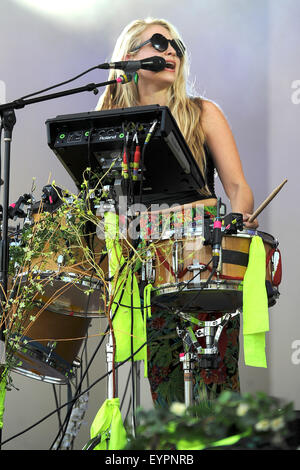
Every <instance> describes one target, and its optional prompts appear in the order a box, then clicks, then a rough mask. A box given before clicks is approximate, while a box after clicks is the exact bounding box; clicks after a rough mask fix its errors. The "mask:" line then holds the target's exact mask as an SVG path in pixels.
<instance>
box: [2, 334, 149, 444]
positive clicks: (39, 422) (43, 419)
mask: <svg viewBox="0 0 300 470" xmlns="http://www.w3.org/2000/svg"><path fill="white" fill-rule="evenodd" d="M146 345H147V341H145V343H144V344H142V346H140V347H139V348H138V349H137V350H136V351H135V352H134V354H133V356H135V355H136V354H137V353H138V352H140V351H141V349H143V348H144V347H145V346H146ZM133 356H129V357H128V358H127V359H125V360H124V361H122V362H120V363H119V364H117V365H116V366H115V368H116V369H118V368H119V367H121V366H123V365H124V364H126V363H127V362H128V361H130V360H131V359H132V358H133ZM111 373H112V372H111V371H110V372H106V373H105V374H104V375H102V376H101V377H99V378H98V379H97V380H95V382H93V383H92V384H91V385H90V386H89V387H88V388H87V389H85V390H84V391H83V392H81V393H80V394H79V395H78V396H77V397H76V400H77V399H78V398H79V397H80V396H82V395H84V394H85V393H87V392H88V391H90V390H91V389H92V388H93V387H94V386H95V385H97V384H98V383H99V382H101V380H103V379H105V378H106V377H107V376H108V375H109V374H111ZM71 402H74V398H73V399H72V400H71ZM69 404H70V403H69V402H67V403H64V404H63V405H61V406H60V407H59V410H61V409H63V408H64V407H66V406H68V405H69ZM57 411H58V410H57V409H55V410H54V411H52V412H51V413H49V414H48V415H46V416H44V418H41V419H40V420H39V421H38V422H36V423H35V424H33V425H31V426H29V427H28V428H26V429H24V430H23V431H21V432H19V433H18V434H15V435H14V436H12V437H10V438H8V439H6V440H5V441H3V442H2V444H6V443H7V442H9V441H11V440H13V439H15V438H16V437H19V436H21V435H22V434H24V433H25V432H27V431H30V430H31V429H32V428H34V427H35V426H37V425H39V424H41V423H42V422H43V421H45V420H46V419H48V418H50V417H51V416H52V415H53V414H55V413H57Z"/></svg>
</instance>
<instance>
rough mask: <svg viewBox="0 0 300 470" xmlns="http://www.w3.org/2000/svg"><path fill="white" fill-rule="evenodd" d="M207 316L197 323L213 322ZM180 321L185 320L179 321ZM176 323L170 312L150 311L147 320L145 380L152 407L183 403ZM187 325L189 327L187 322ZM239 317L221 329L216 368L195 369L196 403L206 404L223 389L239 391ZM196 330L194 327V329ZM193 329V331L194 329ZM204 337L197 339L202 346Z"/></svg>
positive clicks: (203, 316) (202, 315)
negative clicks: (148, 383) (146, 367)
mask: <svg viewBox="0 0 300 470" xmlns="http://www.w3.org/2000/svg"><path fill="white" fill-rule="evenodd" d="M222 315H224V314H221V313H218V314H216V315H215V316H214V318H213V317H212V315H210V314H207V313H201V314H198V315H197V318H198V319H199V320H204V321H205V320H206V321H208V320H213V319H217V318H219V317H220V316H222ZM180 321H181V322H182V321H184V322H185V320H180ZM177 325H178V320H177V319H176V318H174V316H173V315H172V314H171V313H170V311H165V312H162V311H157V310H156V309H154V308H153V309H152V316H151V318H150V319H149V320H148V328H147V336H148V345H149V346H148V377H149V382H150V388H151V394H152V399H153V402H154V404H155V406H162V407H165V406H170V404H171V403H172V402H175V401H177V402H184V381H183V368H182V363H181V362H180V360H179V354H180V353H182V352H183V343H182V339H181V338H179V336H178V334H177V330H176V326H177ZM189 326H191V324H190V323H189ZM239 327H240V318H239V316H238V315H237V316H235V317H233V318H232V319H230V320H229V321H228V323H227V324H226V325H225V326H224V327H223V330H222V333H221V336H220V339H219V343H218V349H219V364H218V368H217V369H201V368H200V367H197V365H196V366H195V369H194V371H193V376H194V398H195V400H196V402H198V403H201V402H203V403H208V402H210V401H211V400H213V399H214V398H216V397H217V396H218V394H219V393H220V392H221V391H222V390H226V389H227V390H231V391H235V392H239V391H240V384H239V373H238V357H239ZM196 328H197V327H196ZM194 329H195V328H194ZM202 340H203V338H199V339H198V341H199V343H200V344H201V345H202V346H205V345H204V344H202V343H201V341H202Z"/></svg>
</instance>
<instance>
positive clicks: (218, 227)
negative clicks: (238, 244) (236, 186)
mask: <svg viewBox="0 0 300 470" xmlns="http://www.w3.org/2000/svg"><path fill="white" fill-rule="evenodd" d="M220 205H221V198H219V199H218V203H217V216H216V217H215V220H214V226H213V234H212V256H213V261H212V266H213V268H214V269H216V270H217V269H218V267H219V263H220V256H221V250H222V248H221V243H222V222H221V217H220Z"/></svg>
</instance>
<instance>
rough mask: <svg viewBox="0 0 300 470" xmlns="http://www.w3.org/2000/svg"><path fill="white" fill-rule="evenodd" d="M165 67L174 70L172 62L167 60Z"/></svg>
mask: <svg viewBox="0 0 300 470" xmlns="http://www.w3.org/2000/svg"><path fill="white" fill-rule="evenodd" d="M165 68H166V69H171V70H175V64H174V62H167V63H166V67H165Z"/></svg>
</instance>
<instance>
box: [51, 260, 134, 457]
mask: <svg viewBox="0 0 300 470" xmlns="http://www.w3.org/2000/svg"><path fill="white" fill-rule="evenodd" d="M124 265H125V263H124ZM125 284H126V283H125V282H123V286H122V291H121V296H120V300H122V298H123V295H124V293H125ZM118 308H119V305H118V306H117V308H116V310H115V311H114V315H113V317H112V321H113V319H114V317H115V315H116V313H117V310H118ZM108 331H109V325H108V326H107V328H106V331H105V333H104V335H105V334H106V333H107V332H108ZM104 338H105V336H103V338H102V340H101V342H100V343H101V344H100V345H99V346H98V347H97V348H96V351H95V352H94V354H93V355H92V357H91V359H90V361H89V364H88V365H87V368H86V370H85V372H84V374H83V376H82V377H81V380H80V382H79V385H78V387H77V390H76V391H75V393H74V398H73V405H72V406H71V409H70V410H69V412H68V413H67V415H66V417H65V420H64V423H63V427H64V431H63V429H62V428H60V429H59V431H58V433H57V437H56V439H55V441H54V442H53V443H52V445H51V447H50V450H51V449H52V447H53V445H54V444H55V442H56V440H57V439H58V437H59V435H60V433H61V432H63V434H62V437H61V439H60V442H59V444H58V448H57V450H59V447H60V446H61V444H62V441H63V438H64V435H65V432H66V429H67V421H68V420H69V419H70V416H71V412H72V408H73V406H74V405H75V403H76V400H77V399H78V397H77V395H78V392H79V390H81V385H82V382H83V380H84V378H85V376H86V375H87V372H88V369H89V368H90V366H91V364H92V361H93V360H94V358H95V356H96V354H97V352H98V350H99V349H100V347H101V345H102V342H103V341H104ZM79 396H80V395H79Z"/></svg>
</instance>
